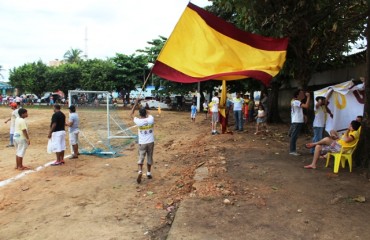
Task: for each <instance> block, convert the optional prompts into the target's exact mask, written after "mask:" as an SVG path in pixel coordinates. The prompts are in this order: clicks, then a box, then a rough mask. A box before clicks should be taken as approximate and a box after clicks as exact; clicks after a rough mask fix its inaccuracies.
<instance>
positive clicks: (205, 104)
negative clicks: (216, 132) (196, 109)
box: [203, 100, 208, 119]
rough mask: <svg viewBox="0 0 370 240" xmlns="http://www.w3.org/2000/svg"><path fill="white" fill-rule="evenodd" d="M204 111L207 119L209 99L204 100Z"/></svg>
mask: <svg viewBox="0 0 370 240" xmlns="http://www.w3.org/2000/svg"><path fill="white" fill-rule="evenodd" d="M203 112H204V114H205V115H206V119H207V115H208V101H207V100H204V103H203Z"/></svg>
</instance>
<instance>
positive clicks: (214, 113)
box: [211, 92, 220, 135]
mask: <svg viewBox="0 0 370 240" xmlns="http://www.w3.org/2000/svg"><path fill="white" fill-rule="evenodd" d="M219 104H220V99H219V98H218V92H215V95H214V96H213V98H212V101H211V105H212V107H211V113H212V120H211V123H212V135H215V134H219V132H217V122H218V120H219V119H218V105H219Z"/></svg>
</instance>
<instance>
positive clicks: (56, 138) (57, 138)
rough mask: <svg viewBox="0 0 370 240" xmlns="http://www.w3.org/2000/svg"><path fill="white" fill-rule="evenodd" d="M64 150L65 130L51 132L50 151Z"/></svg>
mask: <svg viewBox="0 0 370 240" xmlns="http://www.w3.org/2000/svg"><path fill="white" fill-rule="evenodd" d="M64 150H66V131H58V132H53V133H52V134H51V151H52V152H62V151H64Z"/></svg>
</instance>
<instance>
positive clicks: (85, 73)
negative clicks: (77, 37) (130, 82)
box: [80, 59, 119, 91]
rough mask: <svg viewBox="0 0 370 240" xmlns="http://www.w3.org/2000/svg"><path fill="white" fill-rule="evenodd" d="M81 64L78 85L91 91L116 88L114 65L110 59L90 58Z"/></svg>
mask: <svg viewBox="0 0 370 240" xmlns="http://www.w3.org/2000/svg"><path fill="white" fill-rule="evenodd" d="M80 66H81V74H82V75H81V80H80V87H81V88H82V89H85V90H93V91H112V90H114V89H117V87H118V85H119V84H118V83H117V81H115V76H114V70H115V65H114V63H113V61H112V60H109V59H108V60H100V59H92V60H87V61H83V62H81V63H80Z"/></svg>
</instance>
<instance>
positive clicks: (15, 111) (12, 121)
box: [5, 102, 19, 147]
mask: <svg viewBox="0 0 370 240" xmlns="http://www.w3.org/2000/svg"><path fill="white" fill-rule="evenodd" d="M9 106H10V108H11V109H12V114H11V116H10V118H8V119H7V120H6V121H5V123H8V122H9V121H10V134H9V145H7V146H6V147H14V141H13V136H14V124H15V119H16V118H17V117H19V114H18V105H17V104H16V103H15V102H12V103H10V104H9Z"/></svg>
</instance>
